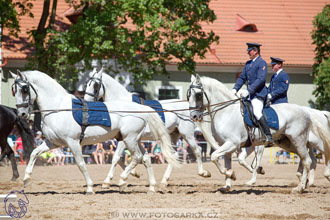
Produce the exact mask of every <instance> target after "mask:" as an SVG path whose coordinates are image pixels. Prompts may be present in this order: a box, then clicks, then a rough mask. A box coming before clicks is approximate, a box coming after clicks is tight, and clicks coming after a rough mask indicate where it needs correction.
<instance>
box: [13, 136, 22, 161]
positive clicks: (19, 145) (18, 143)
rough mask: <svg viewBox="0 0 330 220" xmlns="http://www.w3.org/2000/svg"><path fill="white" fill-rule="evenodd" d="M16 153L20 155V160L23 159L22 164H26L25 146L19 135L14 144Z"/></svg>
mask: <svg viewBox="0 0 330 220" xmlns="http://www.w3.org/2000/svg"><path fill="white" fill-rule="evenodd" d="M14 153H15V155H19V160H20V161H21V165H24V159H23V154H24V147H23V142H22V137H21V136H19V137H18V138H17V139H16V142H15V144H14Z"/></svg>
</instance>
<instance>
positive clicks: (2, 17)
mask: <svg viewBox="0 0 330 220" xmlns="http://www.w3.org/2000/svg"><path fill="white" fill-rule="evenodd" d="M32 6H33V4H32V3H31V2H29V0H21V1H9V0H2V1H0V25H1V26H0V28H1V29H3V28H6V29H8V30H9V34H10V35H13V36H16V37H17V36H18V33H19V31H20V26H19V20H18V19H19V17H20V16H23V15H25V14H28V15H29V16H30V17H33V14H32V13H31V11H30V9H31V8H32Z"/></svg>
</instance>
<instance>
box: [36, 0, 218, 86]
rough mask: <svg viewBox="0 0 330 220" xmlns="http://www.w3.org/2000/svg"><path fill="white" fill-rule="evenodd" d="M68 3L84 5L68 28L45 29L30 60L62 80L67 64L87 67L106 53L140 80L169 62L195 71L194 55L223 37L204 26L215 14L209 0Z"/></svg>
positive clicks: (122, 0)
mask: <svg viewBox="0 0 330 220" xmlns="http://www.w3.org/2000/svg"><path fill="white" fill-rule="evenodd" d="M45 1H46V0H45ZM70 2H71V3H73V4H74V5H75V8H77V9H80V10H82V15H81V16H80V17H79V18H78V20H77V23H76V24H73V25H72V26H71V27H70V28H69V30H67V31H55V30H52V29H51V28H49V29H47V34H48V35H47V36H48V37H49V38H48V39H47V40H45V41H43V48H44V50H43V52H42V53H41V50H40V51H38V50H37V51H36V56H35V59H34V62H32V64H34V65H35V66H36V67H38V68H39V69H42V70H44V71H45V72H47V73H49V72H52V74H55V73H56V74H55V75H53V76H55V78H57V79H60V80H65V79H67V78H70V77H69V75H68V72H70V71H68V68H70V67H72V65H73V64H75V63H77V62H79V61H81V60H84V61H85V63H86V64H87V66H88V65H89V64H90V62H91V60H93V59H98V60H102V59H105V58H116V62H117V63H118V65H120V66H121V67H122V68H124V69H125V70H127V71H130V72H132V73H133V74H134V78H135V81H136V82H137V83H143V82H145V80H148V79H151V78H152V76H153V75H154V74H156V73H161V74H167V73H168V72H167V71H166V68H165V65H166V64H167V63H169V62H176V63H178V68H179V69H180V70H186V71H187V72H189V73H194V69H195V65H196V64H195V61H194V59H195V58H197V57H201V58H203V57H204V55H205V53H206V52H207V50H208V48H209V45H210V44H212V43H218V40H219V37H218V36H216V35H215V34H214V33H213V32H212V31H209V32H206V31H204V30H203V29H202V23H208V22H213V21H214V20H215V19H216V16H215V14H214V12H213V11H212V10H211V9H210V8H209V2H210V0H180V1H177V0H116V1H106V0H89V1H81V4H79V3H77V1H72V0H71V1H70ZM35 39H36V38H35ZM38 57H39V58H40V59H41V60H40V59H38ZM113 71H114V70H113Z"/></svg>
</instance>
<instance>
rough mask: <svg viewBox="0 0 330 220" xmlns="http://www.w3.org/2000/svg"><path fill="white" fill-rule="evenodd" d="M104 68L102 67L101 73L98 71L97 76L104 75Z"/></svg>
mask: <svg viewBox="0 0 330 220" xmlns="http://www.w3.org/2000/svg"><path fill="white" fill-rule="evenodd" d="M103 70H104V69H103V66H102V67H101V69H100V71H98V72H97V73H96V74H97V75H98V76H99V77H102V73H103Z"/></svg>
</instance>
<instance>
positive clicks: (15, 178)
mask: <svg viewBox="0 0 330 220" xmlns="http://www.w3.org/2000/svg"><path fill="white" fill-rule="evenodd" d="M17 179H18V177H15V176H13V177H12V178H11V180H10V181H12V182H16V181H17Z"/></svg>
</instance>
